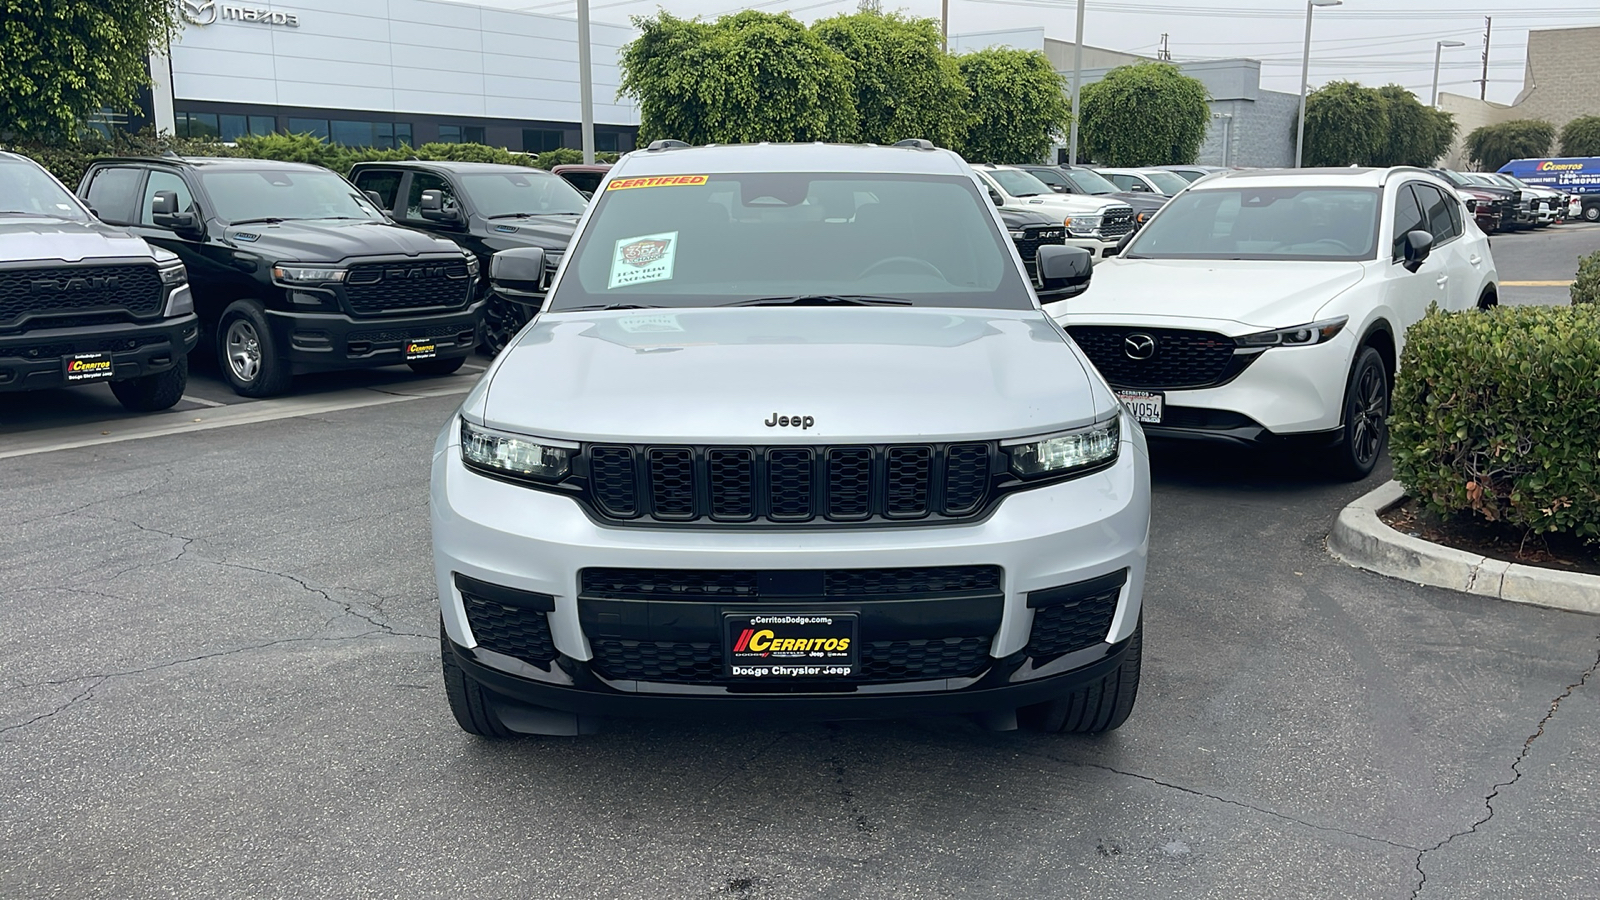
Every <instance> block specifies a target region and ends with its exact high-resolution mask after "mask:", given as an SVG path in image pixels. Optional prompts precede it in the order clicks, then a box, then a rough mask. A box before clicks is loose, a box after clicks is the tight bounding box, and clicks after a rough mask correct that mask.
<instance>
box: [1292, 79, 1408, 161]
mask: <svg viewBox="0 0 1600 900" xmlns="http://www.w3.org/2000/svg"><path fill="white" fill-rule="evenodd" d="M1297 124H1298V123H1297ZM1293 127H1297V125H1296V126H1291V128H1293ZM1291 133H1292V132H1291ZM1389 152H1390V143H1389V102H1388V101H1387V100H1386V99H1385V98H1384V96H1383V95H1382V94H1380V93H1379V92H1378V91H1377V90H1375V89H1373V88H1369V87H1362V86H1361V85H1359V84H1357V83H1355V82H1354V81H1331V82H1329V83H1327V84H1325V85H1323V86H1322V87H1320V88H1318V89H1316V90H1314V91H1312V92H1311V93H1310V94H1308V95H1307V96H1306V144H1305V151H1304V152H1303V153H1302V154H1301V162H1302V163H1303V164H1304V165H1307V166H1349V165H1360V166H1370V165H1377V164H1379V163H1380V161H1381V160H1383V159H1385V158H1386V157H1387V155H1388V153H1389Z"/></svg>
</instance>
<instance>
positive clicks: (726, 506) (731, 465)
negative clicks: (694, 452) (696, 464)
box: [706, 447, 756, 522]
mask: <svg viewBox="0 0 1600 900" xmlns="http://www.w3.org/2000/svg"><path fill="white" fill-rule="evenodd" d="M706 466H707V469H708V471H709V472H710V473H711V518H713V519H717V520H719V521H723V522H743V521H746V520H748V519H752V518H754V517H755V514H756V495H755V483H756V481H755V454H754V453H753V452H751V451H749V450H739V449H732V448H727V447H718V448H715V449H712V450H710V451H708V452H707V453H706Z"/></svg>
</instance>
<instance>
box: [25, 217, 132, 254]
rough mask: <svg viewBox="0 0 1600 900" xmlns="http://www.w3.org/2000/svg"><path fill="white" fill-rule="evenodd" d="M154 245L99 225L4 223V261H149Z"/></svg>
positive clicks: (42, 221) (38, 221) (43, 220)
mask: <svg viewBox="0 0 1600 900" xmlns="http://www.w3.org/2000/svg"><path fill="white" fill-rule="evenodd" d="M152 255H153V254H152V253H151V251H150V245H149V244H146V243H145V242H144V239H143V238H141V237H138V236H137V235H133V234H130V233H128V232H126V231H122V230H120V229H116V228H111V227H108V226H106V225H103V224H100V223H98V222H92V223H91V222H66V221H62V220H60V219H50V218H44V217H40V218H21V217H18V218H11V217H7V218H4V219H0V260H5V261H6V262H25V261H28V260H43V261H49V262H68V263H70V262H81V261H83V260H86V259H107V258H119V257H120V258H123V259H126V258H128V257H136V258H144V259H149V258H150V257H151V256H152Z"/></svg>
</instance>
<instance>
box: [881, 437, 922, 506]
mask: <svg viewBox="0 0 1600 900" xmlns="http://www.w3.org/2000/svg"><path fill="white" fill-rule="evenodd" d="M932 470H933V451H932V450H931V449H930V448H928V447H891V448H889V470H888V494H887V496H886V497H885V498H884V511H885V512H886V513H887V514H888V515H889V516H890V517H896V516H908V517H909V516H920V515H922V514H923V513H926V512H927V511H928V487H929V477H928V476H929V474H930V473H931V472H932Z"/></svg>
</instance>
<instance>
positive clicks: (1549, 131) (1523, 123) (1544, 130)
mask: <svg viewBox="0 0 1600 900" xmlns="http://www.w3.org/2000/svg"><path fill="white" fill-rule="evenodd" d="M1555 139H1556V127H1555V126H1554V125H1551V124H1550V123H1549V122H1542V121H1540V120H1538V119H1513V120H1511V121H1510V122H1501V123H1499V124H1497V125H1484V126H1483V127H1481V128H1474V129H1473V130H1472V132H1471V133H1470V134H1468V135H1467V140H1466V147H1467V157H1468V158H1469V159H1471V160H1472V161H1473V162H1474V163H1476V164H1477V165H1478V166H1479V167H1480V168H1482V169H1484V170H1485V171H1488V172H1493V171H1496V170H1498V169H1499V168H1500V167H1501V166H1503V165H1505V164H1506V163H1508V162H1510V161H1512V160H1513V159H1527V158H1529V157H1536V156H1544V155H1545V154H1547V153H1549V152H1550V145H1551V144H1552V143H1553V142H1554V141H1555Z"/></svg>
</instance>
